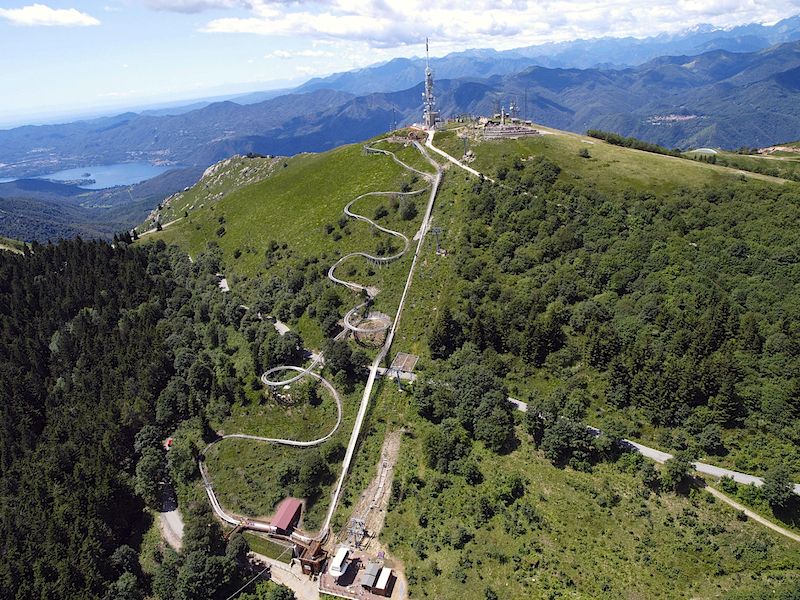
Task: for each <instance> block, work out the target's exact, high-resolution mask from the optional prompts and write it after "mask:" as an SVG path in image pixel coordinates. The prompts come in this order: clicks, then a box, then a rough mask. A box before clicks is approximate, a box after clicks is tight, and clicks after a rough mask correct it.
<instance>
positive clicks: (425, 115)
mask: <svg viewBox="0 0 800 600" xmlns="http://www.w3.org/2000/svg"><path fill="white" fill-rule="evenodd" d="M429 63H430V61H429V58H428V38H425V91H424V92H422V100H423V102H424V104H423V109H422V123H423V125H424V126H425V129H429V130H430V129H435V128H436V123H437V122H438V121H439V113H438V112H437V111H436V98H435V97H434V95H433V71H431V67H430V64H429Z"/></svg>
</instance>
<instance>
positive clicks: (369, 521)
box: [340, 430, 403, 554]
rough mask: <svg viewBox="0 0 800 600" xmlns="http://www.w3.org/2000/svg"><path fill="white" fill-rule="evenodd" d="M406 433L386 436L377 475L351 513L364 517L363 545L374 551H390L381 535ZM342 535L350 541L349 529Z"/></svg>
mask: <svg viewBox="0 0 800 600" xmlns="http://www.w3.org/2000/svg"><path fill="white" fill-rule="evenodd" d="M402 437H403V431H402V430H398V431H393V432H391V433H389V434H387V436H386V439H384V441H383V448H382V449H381V458H380V460H379V461H378V468H377V472H376V474H375V477H374V478H373V479H372V481H371V482H370V484H369V485H368V486H367V489H365V490H364V491H363V492H362V493H361V496H360V497H359V499H358V502H357V503H356V505H355V506H354V507H353V512H352V514H351V515H350V517H351V519H352V518H358V519H364V524H365V529H366V536H365V537H364V539H363V541H362V542H361V549H362V550H363V551H365V552H369V553H370V554H373V553H377V552H380V551H383V552H386V549H385V548H383V546H381V544H380V542H379V541H378V536H379V535H380V532H381V529H383V522H384V519H385V518H386V507H387V506H388V504H389V496H390V495H391V491H392V478H393V475H394V466H395V464H396V463H397V457H398V456H399V454H400V440H401V439H402ZM340 537H342V538H344V539H342V540H341V541H343V542H346V541H347V531H346V530H345V531H343V532H342V533H341V534H340Z"/></svg>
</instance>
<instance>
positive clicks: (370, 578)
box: [361, 562, 381, 590]
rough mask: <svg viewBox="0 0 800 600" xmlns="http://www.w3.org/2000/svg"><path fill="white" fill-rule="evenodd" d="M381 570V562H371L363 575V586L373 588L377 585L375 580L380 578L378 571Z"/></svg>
mask: <svg viewBox="0 0 800 600" xmlns="http://www.w3.org/2000/svg"><path fill="white" fill-rule="evenodd" d="M380 572H381V565H380V564H379V563H374V562H371V563H369V564H368V565H367V568H366V569H365V570H364V574H363V575H362V576H361V587H365V588H367V589H369V590H371V589H372V587H373V586H374V585H375V582H376V581H377V580H378V573H380Z"/></svg>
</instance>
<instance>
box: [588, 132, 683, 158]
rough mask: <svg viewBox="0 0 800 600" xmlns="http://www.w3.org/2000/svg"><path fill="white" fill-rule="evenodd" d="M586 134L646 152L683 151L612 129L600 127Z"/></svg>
mask: <svg viewBox="0 0 800 600" xmlns="http://www.w3.org/2000/svg"><path fill="white" fill-rule="evenodd" d="M586 135H588V136H589V137H593V138H595V139H598V140H604V141H606V142H608V143H609V144H614V145H615V146H622V147H623V148H634V149H635V150H644V151H645V152H653V153H654V154H666V155H667V156H681V151H680V150H678V149H674V150H670V149H669V148H665V147H664V146H659V145H658V144H653V143H651V142H645V141H644V140H640V139H638V138H635V137H625V136H624V135H620V134H618V133H613V132H611V131H602V130H600V129H589V130H588V131H587V132H586Z"/></svg>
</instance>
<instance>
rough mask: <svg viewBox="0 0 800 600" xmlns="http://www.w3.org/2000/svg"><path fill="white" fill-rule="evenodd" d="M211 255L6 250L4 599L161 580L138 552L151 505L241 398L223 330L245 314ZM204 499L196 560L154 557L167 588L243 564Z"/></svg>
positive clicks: (86, 247) (85, 594)
mask: <svg viewBox="0 0 800 600" xmlns="http://www.w3.org/2000/svg"><path fill="white" fill-rule="evenodd" d="M209 256H210V257H211V258H209V257H208V256H206V255H201V257H199V258H198V261H197V262H196V264H195V265H191V264H190V263H189V262H188V260H187V258H186V256H185V255H181V254H180V253H179V252H178V251H177V249H175V248H166V247H165V245H164V244H163V243H157V244H153V245H149V246H144V247H135V248H134V247H129V246H128V245H127V244H124V243H118V244H117V245H116V247H112V246H111V245H109V244H107V243H104V242H86V241H82V240H81V239H76V240H73V241H65V242H60V243H59V244H56V245H50V244H48V245H46V246H42V245H38V244H33V245H32V246H31V247H30V249H29V250H28V251H26V253H25V254H24V255H14V254H10V253H0V330H1V331H2V335H0V390H2V403H1V404H0V466H1V467H2V468H1V469H0V470H1V471H2V474H1V475H0V495H1V496H2V498H3V499H4V501H3V503H2V504H0V544H1V546H0V548H2V554H3V561H2V564H0V590H2V597H4V598H6V597H7V598H20V599H22V598H70V599H74V598H87V599H90V598H140V597H142V595H143V594H144V593H145V592H146V591H147V590H148V589H149V587H150V580H149V578H148V577H147V576H145V575H144V574H143V573H142V572H141V569H140V568H139V567H138V564H137V562H138V561H137V558H136V550H135V549H132V548H131V547H130V545H131V544H133V545H135V541H134V540H135V539H137V535H136V532H137V531H138V530H139V529H140V528H141V526H142V523H143V522H144V519H143V509H144V508H145V506H152V507H157V506H158V504H159V503H160V500H161V497H162V494H163V493H164V491H165V483H166V482H168V481H172V482H173V483H174V484H175V485H177V486H181V485H183V484H185V483H187V482H189V481H191V480H192V479H193V478H195V477H196V455H197V449H196V447H197V444H198V442H199V440H200V437H202V436H204V435H205V436H206V437H208V435H209V434H208V431H207V430H208V427H207V425H206V423H207V420H208V418H209V415H210V414H213V412H214V411H218V412H224V411H225V410H226V409H227V408H228V407H229V406H230V403H231V402H233V401H235V400H236V399H238V398H240V397H241V396H242V395H243V389H242V388H243V384H242V382H241V381H240V380H239V378H237V376H236V373H235V370H234V368H233V365H232V363H231V361H230V358H229V356H228V354H229V353H228V352H226V351H225V349H226V344H225V340H224V338H225V334H224V331H225V327H226V326H227V325H229V324H233V323H235V324H237V325H238V323H239V320H240V319H241V317H242V313H243V311H242V310H241V309H240V308H239V304H240V300H238V299H237V298H235V297H233V295H229V296H227V297H224V298H223V295H222V294H220V293H219V290H218V288H217V287H216V285H215V279H214V277H213V273H214V272H215V271H213V270H212V269H213V267H214V266H215V265H214V264H213V263H214V261H213V252H212V253H209ZM176 428H177V431H178V433H177V434H176V442H175V447H174V448H173V450H171V451H170V452H169V458H168V460H167V456H166V453H165V451H164V450H163V447H162V440H163V439H164V438H165V437H166V436H167V435H168V434H169V433H171V432H173V431H175V430H176ZM190 432H191V433H190ZM202 508H203V507H195V508H190V510H189V511H187V513H186V520H187V537H188V540H187V539H185V540H184V545H185V548H184V551H183V553H182V555H181V556H177V557H172V558H170V557H171V556H172V555H171V554H169V553H168V554H167V556H165V557H162V556H159V557H156V558H157V559H159V560H161V559H163V560H164V561H165V562H164V564H162V566H161V567H159V570H158V573H157V577H156V579H158V580H159V581H160V583H159V585H160V586H161V587H162V588H164V587H165V586H166V588H168V589H169V590H170V591H169V592H168V593H167V594H166V595H165V594H162V593H160V592H159V591H158V590H154V591H156V593H157V595H159V597H161V598H185V599H187V600H188V599H189V598H209V597H215V594H216V592H217V590H220V589H222V588H223V587H224V586H225V585H226V584H227V583H228V582H229V581H230V580H231V578H232V577H234V575H235V573H236V564H237V560H236V557H235V556H233V555H231V552H233V551H231V552H229V553H228V555H227V556H226V554H225V552H226V548H225V544H224V542H222V540H221V538H220V537H219V536H218V535H216V534H215V533H214V532H213V531H210V529H209V524H210V523H211V521H210V520H209V517H208V515H206V514H205V513H203V511H202ZM195 529H198V530H199V532H198V533H197V537H198V538H199V539H198V540H194V541H192V539H193V538H192V535H193V534H192V533H191V531H193V530H195ZM203 536H205V537H203ZM236 544H237V545H239V546H241V543H240V542H236ZM234 550H236V548H234ZM240 550H241V548H239V550H236V552H239V553H241V552H240ZM236 552H233V554H236ZM153 586H154V588H155V587H157V586H156V585H155V582H154V583H153ZM166 588H165V589H166Z"/></svg>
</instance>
